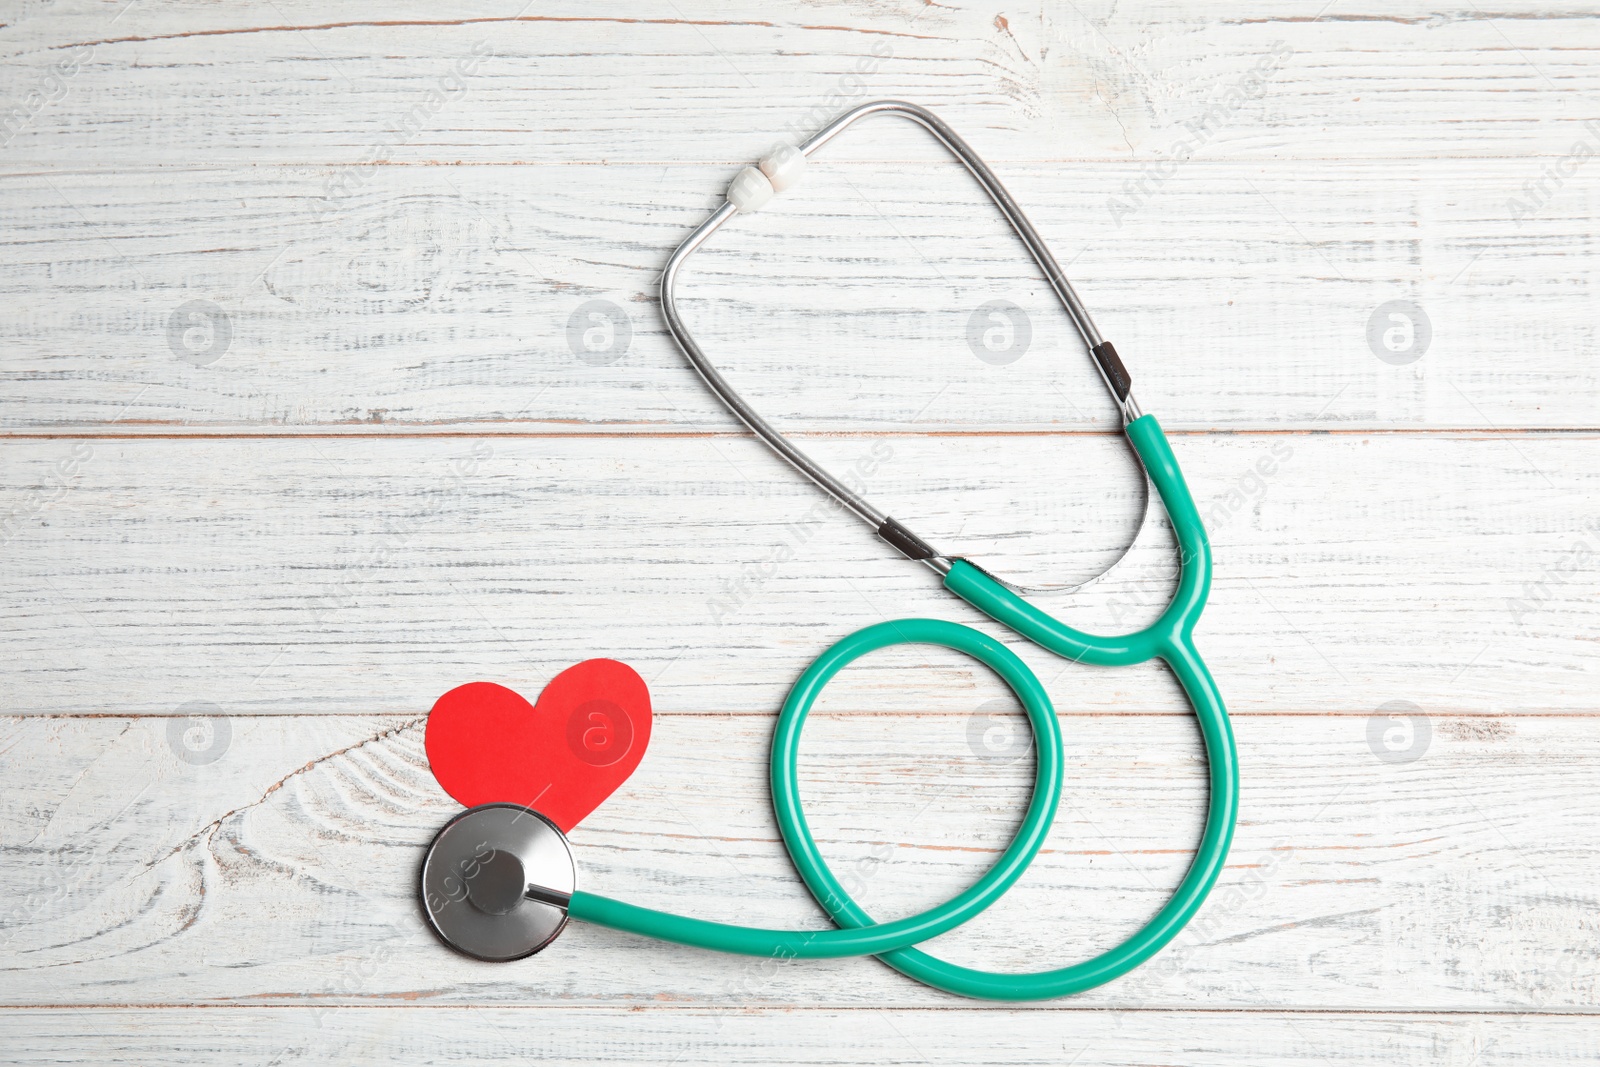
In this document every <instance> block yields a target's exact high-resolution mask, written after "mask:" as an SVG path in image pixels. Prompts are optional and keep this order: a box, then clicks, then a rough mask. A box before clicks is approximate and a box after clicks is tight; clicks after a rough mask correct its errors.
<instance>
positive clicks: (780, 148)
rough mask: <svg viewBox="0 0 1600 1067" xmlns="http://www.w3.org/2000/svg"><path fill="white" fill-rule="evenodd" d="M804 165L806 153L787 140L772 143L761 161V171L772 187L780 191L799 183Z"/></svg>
mask: <svg viewBox="0 0 1600 1067" xmlns="http://www.w3.org/2000/svg"><path fill="white" fill-rule="evenodd" d="M805 167H806V154H805V153H804V152H802V151H800V149H798V148H796V147H795V146H794V145H792V144H788V143H787V142H779V143H778V144H775V145H773V146H772V151H771V152H769V153H767V158H766V159H763V160H762V161H761V173H762V174H765V175H766V176H767V180H768V181H770V182H771V183H772V188H773V189H774V190H775V191H777V192H780V193H781V192H783V191H784V190H785V189H791V188H793V187H794V186H795V185H798V184H799V182H800V174H801V172H802V171H804V170H805Z"/></svg>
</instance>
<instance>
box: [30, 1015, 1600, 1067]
mask: <svg viewBox="0 0 1600 1067" xmlns="http://www.w3.org/2000/svg"><path fill="white" fill-rule="evenodd" d="M0 1034H4V1038H5V1040H6V1043H7V1051H8V1054H9V1055H10V1057H11V1062H13V1063H15V1064H17V1065H18V1067H23V1065H32V1064H41V1065H43V1064H58V1063H62V1062H69V1061H72V1060H73V1059H75V1058H77V1057H80V1056H82V1055H84V1054H85V1052H86V1051H87V1050H93V1053H94V1054H95V1055H96V1057H97V1062H103V1063H129V1064H143V1063H149V1062H152V1061H156V1060H159V1061H160V1062H161V1063H166V1064H173V1065H175V1067H176V1065H182V1064H191V1063H195V1064H210V1063H216V1062H217V1061H219V1060H221V1059H229V1060H232V1059H235V1058H237V1059H241V1060H245V1061H246V1062H262V1063H269V1064H278V1063H289V1062H293V1063H306V1064H310V1063H329V1064H340V1065H346V1064H368V1063H372V1064H382V1063H392V1062H394V1061H395V1060H397V1059H406V1060H412V1061H418V1062H425V1063H437V1064H464V1065H474V1067H476V1065H481V1064H487V1063H507V1064H510V1063H528V1062H538V1063H541V1064H552V1065H559V1064H593V1063H640V1064H665V1063H719V1064H798V1063H803V1064H863V1065H868V1067H877V1065H880V1064H887V1063H927V1064H954V1065H962V1067H966V1065H974V1067H981V1065H988V1064H995V1065H1000V1064H1006V1065H1010V1064H1017V1065H1024V1064H1026V1065H1033V1064H1038V1063H1041V1062H1059V1063H1067V1062H1070V1063H1072V1064H1073V1065H1074V1067H1101V1065H1103V1067H1142V1065H1145V1064H1151V1063H1170V1062H1182V1063H1185V1064H1194V1065H1196V1067H1204V1065H1209V1064H1217V1065H1227V1067H1232V1065H1234V1064H1238V1063H1284V1064H1307V1065H1310V1067H1322V1065H1325V1064H1328V1063H1356V1064H1383V1065H1385V1067H1389V1065H1393V1067H1410V1065H1422V1064H1438V1063H1471V1064H1474V1065H1475V1067H1496V1065H1500V1064H1505V1065H1518V1064H1526V1063H1555V1062H1581V1061H1585V1060H1592V1059H1594V1058H1595V1056H1596V1055H1600V1041H1597V1039H1596V1029H1595V1024H1594V1021H1593V1019H1591V1018H1585V1017H1567V1018H1563V1017H1559V1016H1538V1017H1534V1018H1523V1017H1517V1018H1498V1017H1490V1018H1483V1017H1472V1016H1466V1015H1462V1014H1459V1013H1454V1012H1451V1013H1445V1014H1437V1015H1420V1016H1418V1015H1402V1014H1398V1013H1378V1014H1356V1013H1347V1012H1329V1013H1320V1012H1319V1013H1308V1014H1278V1013H1249V1014H1235V1013H1224V1014H1213V1013H1206V1012H1201V1011H1155V1012H1072V1013H1071V1014H1070V1015H1069V1016H1067V1017H1063V1014H1062V1013H1061V1012H1059V1011H1040V1010H1029V1011H999V1010H990V1011H986V1012H982V1013H979V1012H973V1011H935V1012H929V1011H917V1010H915V1009H895V1008H885V1009H865V1010H861V1011H836V1010H819V1011H794V1010H787V1009H786V1010H777V1011H773V1010H752V1009H743V1008H739V1009H729V1010H726V1011H706V1010H697V1009H691V1008H683V1007H676V1006H674V1007H664V1008H661V1009H660V1010H655V1011H650V1010H641V1009H639V1008H630V1009H627V1010H625V1011H624V1010H617V1009H612V1008H599V1009H592V1008H585V1009H568V1008H520V1009H519V1008H503V1007H494V1008H443V1009H427V1008H416V1007H411V1006H408V1007H407V1008H403V1009H398V1010H396V1009H392V1008H391V1009H387V1010H385V1009H380V1008H332V1009H327V1010H325V1011H319V1010H316V1009H304V1008H291V1009H277V1010H274V1009H272V1008H268V1007H251V1008H241V1009H236V1010H229V1011H227V1012H218V1011H215V1010H210V1009H195V1008H191V1009H174V1010H167V1011H145V1010H129V1009H93V1010H85V1009H58V1010H40V1009H28V1010H23V1011H6V1012H0ZM1180 1058H1181V1059H1180Z"/></svg>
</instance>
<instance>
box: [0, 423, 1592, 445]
mask: <svg viewBox="0 0 1600 1067" xmlns="http://www.w3.org/2000/svg"><path fill="white" fill-rule="evenodd" d="M143 425H148V426H150V427H152V428H151V429H149V430H143V429H141V428H140V424H133V425H131V426H128V427H125V428H119V429H117V430H115V431H113V430H110V429H104V430H101V429H96V428H95V427H94V426H92V425H91V426H83V427H74V428H71V429H60V430H0V440H16V441H72V440H78V439H80V438H93V439H95V440H97V441H232V440H266V441H271V440H280V439H290V438H293V439H300V438H309V439H317V440H320V439H325V438H326V439H331V438H340V439H357V440H373V441H376V440H388V439H395V440H409V439H423V438H436V437H444V438H449V437H472V438H480V437H496V438H528V439H530V440H541V439H544V438H551V439H555V440H566V439H584V438H602V439H612V438H615V439H618V440H623V439H633V438H644V439H647V440H648V439H651V438H663V439H672V440H676V439H680V438H681V439H684V440H693V439H703V438H730V439H731V438H748V439H750V440H754V439H755V434H753V433H751V432H749V431H748V430H738V429H733V428H729V429H726V430H674V429H669V428H665V427H664V426H663V425H662V424H651V423H643V424H624V425H620V426H616V427H613V428H610V429H588V430H534V429H529V430H510V429H460V428H455V427H448V426H442V427H440V428H438V429H431V428H429V427H427V426H415V425H410V424H406V423H351V424H350V429H348V430H341V429H339V428H338V426H337V424H336V425H332V426H330V425H327V424H322V425H318V426H311V427H307V428H305V429H304V430H301V429H298V428H296V427H283V428H281V429H259V428H254V429H244V430H239V431H230V430H218V429H204V430H196V431H193V432H189V431H184V430H182V429H178V428H176V426H177V424H172V423H149V424H143ZM378 425H383V426H394V427H396V428H395V429H392V430H377V429H372V428H371V427H374V426H378ZM156 427H174V428H171V429H167V428H160V429H158V428H156ZM1162 432H1163V433H1165V434H1166V435H1167V436H1168V437H1454V438H1458V439H1460V440H1464V441H1489V440H1498V439H1501V438H1505V437H1523V436H1528V437H1534V436H1537V437H1586V436H1594V435H1597V434H1600V424H1597V425H1595V426H1529V427H1521V426H1512V427H1483V426H1418V427H1404V428H1402V427H1394V426H1385V427H1378V428H1373V429H1360V428H1355V427H1352V428H1348V429H1341V428H1336V427H1329V428H1320V427H1319V428H1317V429H1306V428H1280V429H1267V428H1259V429H1252V428H1239V429H1232V428H1228V429H1211V430H1196V429H1187V430H1182V429H1180V430H1172V429H1167V428H1166V427H1162ZM784 436H785V437H787V438H790V439H829V438H857V437H897V438H934V437H984V438H988V437H1048V438H1068V437H1121V436H1122V431H1121V430H1085V429H1060V430H976V429H964V430H795V431H791V432H787V433H785V434H784Z"/></svg>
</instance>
